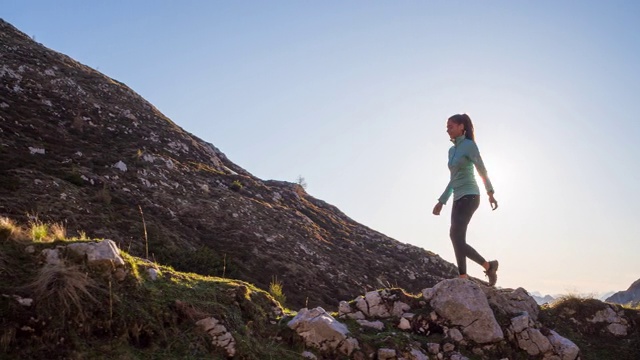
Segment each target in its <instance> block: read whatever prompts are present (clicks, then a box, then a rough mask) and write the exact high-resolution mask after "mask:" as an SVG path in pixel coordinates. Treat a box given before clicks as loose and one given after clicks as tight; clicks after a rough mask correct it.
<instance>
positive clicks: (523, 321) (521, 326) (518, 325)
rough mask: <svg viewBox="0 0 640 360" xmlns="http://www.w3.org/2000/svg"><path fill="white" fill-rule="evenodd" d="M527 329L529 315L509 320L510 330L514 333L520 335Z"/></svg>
mask: <svg viewBox="0 0 640 360" xmlns="http://www.w3.org/2000/svg"><path fill="white" fill-rule="evenodd" d="M528 327H529V314H522V315H520V316H516V317H514V318H512V319H511V328H512V330H513V331H514V332H516V333H520V332H523V331H524V330H525V329H527V328H528Z"/></svg>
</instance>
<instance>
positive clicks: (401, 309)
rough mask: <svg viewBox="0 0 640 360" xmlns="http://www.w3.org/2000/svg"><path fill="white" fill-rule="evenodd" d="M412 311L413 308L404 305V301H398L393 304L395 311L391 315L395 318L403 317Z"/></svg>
mask: <svg viewBox="0 0 640 360" xmlns="http://www.w3.org/2000/svg"><path fill="white" fill-rule="evenodd" d="M409 310H411V306H409V305H408V304H405V303H403V302H402V301H396V302H394V303H393V310H391V315H393V316H395V317H402V315H403V314H404V313H405V312H407V311H409Z"/></svg>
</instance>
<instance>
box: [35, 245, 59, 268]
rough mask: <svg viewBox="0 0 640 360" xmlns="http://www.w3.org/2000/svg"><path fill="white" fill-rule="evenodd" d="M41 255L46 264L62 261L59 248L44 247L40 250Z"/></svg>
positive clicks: (55, 263)
mask: <svg viewBox="0 0 640 360" xmlns="http://www.w3.org/2000/svg"><path fill="white" fill-rule="evenodd" d="M40 254H41V255H42V257H43V258H44V262H45V264H47V265H60V264H61V263H62V259H60V251H59V249H57V248H56V249H44V250H42V251H41V252H40Z"/></svg>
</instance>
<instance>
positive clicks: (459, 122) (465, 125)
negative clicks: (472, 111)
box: [447, 114, 475, 141]
mask: <svg viewBox="0 0 640 360" xmlns="http://www.w3.org/2000/svg"><path fill="white" fill-rule="evenodd" d="M447 134H449V137H450V138H451V139H455V138H457V137H458V136H462V135H465V137H466V138H467V139H469V140H474V141H475V134H474V132H473V123H472V122H471V118H470V117H469V115H467V114H456V115H453V116H451V117H450V118H449V119H448V120H447Z"/></svg>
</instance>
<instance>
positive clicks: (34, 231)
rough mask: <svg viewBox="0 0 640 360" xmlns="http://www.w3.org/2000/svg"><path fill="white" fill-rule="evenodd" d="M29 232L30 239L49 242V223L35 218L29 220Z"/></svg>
mask: <svg viewBox="0 0 640 360" xmlns="http://www.w3.org/2000/svg"><path fill="white" fill-rule="evenodd" d="M29 234H30V235H31V240H33V241H35V242H51V237H50V236H49V225H48V224H45V223H43V222H42V221H40V220H38V218H35V219H33V220H31V221H29Z"/></svg>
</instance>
